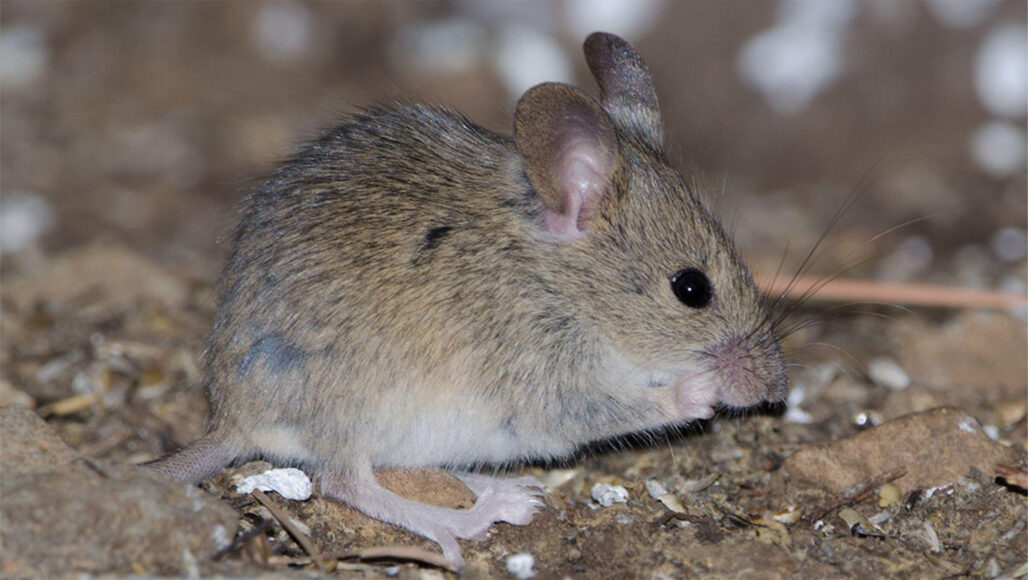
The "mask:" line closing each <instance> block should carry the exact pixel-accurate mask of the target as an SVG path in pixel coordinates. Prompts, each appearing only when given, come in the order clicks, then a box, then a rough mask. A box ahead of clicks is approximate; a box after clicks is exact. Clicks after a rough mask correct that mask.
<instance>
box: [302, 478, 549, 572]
mask: <svg viewBox="0 0 1028 580" xmlns="http://www.w3.org/2000/svg"><path fill="white" fill-rule="evenodd" d="M457 478H458V479H460V480H461V481H462V482H463V483H464V484H465V485H466V486H468V489H470V490H471V491H472V492H473V493H474V494H475V495H476V496H477V499H476V501H475V505H474V506H472V507H471V508H469V509H466V510H457V509H450V508H445V507H442V506H436V505H430V504H425V503H421V502H419V501H414V500H412V499H408V498H405V497H402V496H400V495H397V494H395V493H393V492H391V491H389V490H388V489H386V488H384V487H382V486H381V485H380V484H379V483H378V480H377V479H375V475H374V472H373V471H372V468H371V466H370V465H365V466H364V467H361V468H357V469H350V470H347V471H345V472H338V473H335V474H332V475H328V474H326V475H325V476H323V477H322V480H321V489H322V493H324V494H325V495H326V496H327V497H331V498H333V499H336V500H339V501H341V502H343V503H346V504H347V505H349V506H351V507H353V508H355V509H357V510H359V511H361V512H363V513H364V514H366V515H368V516H371V517H373V518H375V519H377V520H381V521H383V522H386V523H390V524H393V525H396V526H399V527H402V528H404V529H407V530H410V531H412V532H414V533H416V534H418V535H421V536H424V537H426V538H428V539H430V540H432V541H434V542H435V543H437V544H439V547H440V548H442V550H443V556H444V557H445V558H446V559H447V560H448V561H449V562H450V563H451V564H453V565H454V567H456V568H458V569H459V568H460V567H461V566H463V564H464V560H463V558H462V556H461V552H460V545H459V544H458V543H457V540H459V539H460V540H484V539H485V538H486V536H487V535H488V532H489V528H490V527H491V526H492V525H493V524H494V523H497V522H507V523H511V524H515V525H525V524H527V523H529V522H530V521H531V520H532V516H533V515H534V514H535V512H536V511H537V510H538V509H539V507H540V506H542V500H541V499H540V497H539V496H541V495H542V493H543V492H542V485H541V484H540V483H539V482H538V481H536V480H535V479H533V478H529V477H522V478H517V479H511V480H504V479H498V478H493V477H488V476H484V475H478V474H458V475H457Z"/></svg>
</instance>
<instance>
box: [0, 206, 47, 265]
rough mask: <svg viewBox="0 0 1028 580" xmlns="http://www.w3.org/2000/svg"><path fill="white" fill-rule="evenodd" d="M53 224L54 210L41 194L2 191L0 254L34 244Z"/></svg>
mask: <svg viewBox="0 0 1028 580" xmlns="http://www.w3.org/2000/svg"><path fill="white" fill-rule="evenodd" d="M53 226H54V212H53V209H51V207H50V203H49V202H47V201H46V200H45V199H43V198H42V197H39V196H38V195H34V194H31V193H11V194H4V196H3V199H2V200H0V254H15V253H17V252H20V251H21V250H24V249H26V248H29V247H31V246H33V245H35V244H36V243H37V242H38V241H39V238H41V237H43V235H44V234H46V233H47V232H48V231H50V228H52V227H53Z"/></svg>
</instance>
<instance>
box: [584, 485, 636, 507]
mask: <svg viewBox="0 0 1028 580" xmlns="http://www.w3.org/2000/svg"><path fill="white" fill-rule="evenodd" d="M590 494H591V495H592V497H593V500H595V501H596V503H598V504H600V505H601V506H603V507H610V506H612V505H614V504H616V503H627V502H628V490H627V489H625V488H624V487H622V486H620V485H610V484H609V483H597V484H596V485H594V486H593V488H592V490H591V491H590Z"/></svg>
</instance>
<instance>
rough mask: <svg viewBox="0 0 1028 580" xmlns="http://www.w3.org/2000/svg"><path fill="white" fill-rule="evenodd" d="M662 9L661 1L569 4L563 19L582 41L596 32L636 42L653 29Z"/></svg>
mask: <svg viewBox="0 0 1028 580" xmlns="http://www.w3.org/2000/svg"><path fill="white" fill-rule="evenodd" d="M663 8H664V0H569V1H568V2H566V3H565V4H564V17H565V21H566V22H567V27H568V29H570V30H571V32H572V34H573V35H574V36H575V38H578V39H581V40H585V37H586V36H587V35H589V34H590V33H592V32H596V31H598V30H602V31H605V32H613V33H615V34H617V35H618V36H623V37H625V38H637V37H639V36H642V35H643V34H645V33H646V32H647V31H648V30H650V29H651V28H652V27H653V25H654V24H655V23H656V22H657V18H658V17H659V16H660V13H661V11H662V10H663Z"/></svg>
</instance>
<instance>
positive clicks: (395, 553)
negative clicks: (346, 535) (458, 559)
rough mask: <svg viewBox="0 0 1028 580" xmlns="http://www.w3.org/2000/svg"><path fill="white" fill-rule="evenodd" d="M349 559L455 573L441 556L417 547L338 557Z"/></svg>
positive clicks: (379, 548)
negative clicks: (420, 565)
mask: <svg viewBox="0 0 1028 580" xmlns="http://www.w3.org/2000/svg"><path fill="white" fill-rule="evenodd" d="M349 558H359V559H361V560H382V559H391V560H407V561H414V562H422V563H424V564H430V565H432V566H435V567H437V568H443V569H445V570H450V571H453V572H456V571H457V570H456V568H454V567H453V564H451V563H450V562H449V561H448V560H447V559H446V558H444V557H443V555H442V554H437V553H435V552H430V551H428V550H426V549H424V548H419V547H417V546H373V547H371V548H364V549H362V550H355V551H353V552H345V553H343V554H340V555H339V559H340V560H345V559H349Z"/></svg>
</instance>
